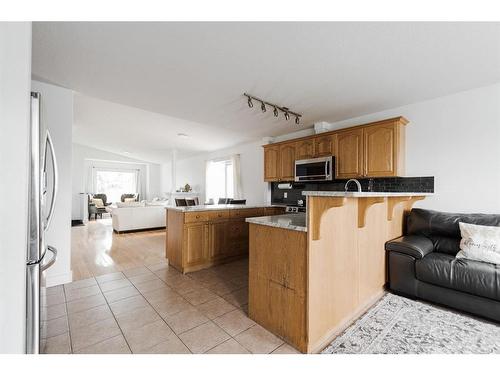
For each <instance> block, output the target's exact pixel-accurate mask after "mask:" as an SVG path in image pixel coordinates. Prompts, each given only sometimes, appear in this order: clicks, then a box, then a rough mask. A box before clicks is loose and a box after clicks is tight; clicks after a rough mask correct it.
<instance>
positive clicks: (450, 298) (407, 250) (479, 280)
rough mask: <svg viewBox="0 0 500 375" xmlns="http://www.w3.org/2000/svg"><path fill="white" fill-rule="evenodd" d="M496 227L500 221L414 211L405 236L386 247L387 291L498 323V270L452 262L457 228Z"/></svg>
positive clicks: (498, 217)
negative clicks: (471, 226)
mask: <svg viewBox="0 0 500 375" xmlns="http://www.w3.org/2000/svg"><path fill="white" fill-rule="evenodd" d="M460 221H461V222H465V223H471V224H478V225H490V226H499V225H500V215H493V214H491V215H489V214H452V213H445V212H437V211H431V210H423V209H416V208H415V209H413V210H411V212H410V213H409V215H408V216H407V219H406V230H405V233H406V235H405V236H402V237H399V238H396V239H394V240H392V241H388V242H387V243H386V244H385V249H386V251H387V253H388V265H389V289H391V290H392V291H394V292H395V293H396V294H400V295H403V296H406V297H410V298H420V299H423V300H428V301H431V302H434V303H437V304H440V305H446V306H450V307H453V308H455V309H458V310H462V311H465V312H468V313H472V314H476V315H479V316H481V317H485V318H489V319H492V320H495V321H499V322H500V265H495V264H491V263H484V262H477V261H473V260H468V259H457V258H455V255H456V254H457V252H458V251H459V250H460V248H459V246H460V239H461V236H460V229H459V226H458V223H459V222H460Z"/></svg>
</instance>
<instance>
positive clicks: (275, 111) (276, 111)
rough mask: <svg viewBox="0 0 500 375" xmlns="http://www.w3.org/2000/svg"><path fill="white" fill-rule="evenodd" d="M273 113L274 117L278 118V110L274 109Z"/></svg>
mask: <svg viewBox="0 0 500 375" xmlns="http://www.w3.org/2000/svg"><path fill="white" fill-rule="evenodd" d="M273 113H274V117H278V108H276V107H274V110H273Z"/></svg>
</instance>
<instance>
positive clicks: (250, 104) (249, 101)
mask: <svg viewBox="0 0 500 375" xmlns="http://www.w3.org/2000/svg"><path fill="white" fill-rule="evenodd" d="M248 107H250V108H253V103H252V98H251V97H248Z"/></svg>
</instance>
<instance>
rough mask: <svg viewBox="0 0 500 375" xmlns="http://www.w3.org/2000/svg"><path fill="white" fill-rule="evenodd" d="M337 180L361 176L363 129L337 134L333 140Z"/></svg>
mask: <svg viewBox="0 0 500 375" xmlns="http://www.w3.org/2000/svg"><path fill="white" fill-rule="evenodd" d="M335 150H336V158H335V164H336V167H335V175H336V177H337V178H355V177H361V176H363V129H353V130H348V131H343V132H339V133H338V134H337V135H336V139H335Z"/></svg>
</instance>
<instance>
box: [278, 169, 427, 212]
mask: <svg viewBox="0 0 500 375" xmlns="http://www.w3.org/2000/svg"><path fill="white" fill-rule="evenodd" d="M358 180H359V182H360V183H361V189H362V190H363V191H370V189H369V188H370V186H371V191H378V192H410V193H411V192H418V193H434V177H433V176H432V177H380V178H362V179H358ZM346 182H347V180H334V181H331V182H316V183H298V182H297V183H295V182H294V183H292V189H280V188H278V185H279V183H278V182H273V183H272V184H271V202H272V203H274V204H292V205H296V204H297V201H298V200H301V199H302V200H304V204H305V197H304V196H303V195H302V192H303V191H305V190H312V191H314V190H324V191H344V186H345V183H346ZM349 190H350V191H356V184H355V183H351V184H350V185H349ZM285 194H286V198H285Z"/></svg>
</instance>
